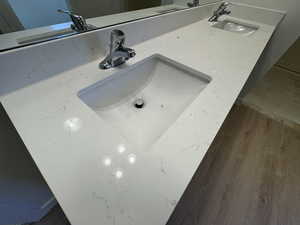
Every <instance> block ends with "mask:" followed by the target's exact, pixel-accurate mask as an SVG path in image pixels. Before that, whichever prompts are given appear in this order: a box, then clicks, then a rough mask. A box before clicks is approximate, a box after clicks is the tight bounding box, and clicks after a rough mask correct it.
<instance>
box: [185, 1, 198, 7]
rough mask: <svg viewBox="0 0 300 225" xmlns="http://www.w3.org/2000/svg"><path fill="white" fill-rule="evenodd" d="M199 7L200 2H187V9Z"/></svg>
mask: <svg viewBox="0 0 300 225" xmlns="http://www.w3.org/2000/svg"><path fill="white" fill-rule="evenodd" d="M199 5H200V1H199V0H193V2H188V3H187V6H188V7H196V6H199Z"/></svg>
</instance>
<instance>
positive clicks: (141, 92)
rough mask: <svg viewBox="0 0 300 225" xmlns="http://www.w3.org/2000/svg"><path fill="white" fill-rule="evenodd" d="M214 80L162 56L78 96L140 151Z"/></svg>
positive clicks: (116, 74) (106, 80)
mask: <svg viewBox="0 0 300 225" xmlns="http://www.w3.org/2000/svg"><path fill="white" fill-rule="evenodd" d="M210 81H211V78H210V77H209V76H207V75H205V74H202V73H200V72H197V71H195V70H193V69H191V68H189V67H186V66H184V65H182V64H179V63H177V62H175V61H173V60H170V59H168V58H166V57H164V56H161V55H157V54H156V55H153V56H150V57H148V58H146V59H144V60H142V61H140V62H138V63H136V64H134V65H132V66H129V67H127V68H124V69H122V70H121V71H119V72H116V73H115V74H113V75H112V76H110V77H108V78H106V79H104V80H102V81H99V82H98V83H95V84H93V85H91V86H89V87H87V88H85V89H83V90H81V91H80V92H79V93H78V96H79V98H80V99H81V100H82V101H83V102H84V103H85V104H86V105H88V106H89V107H90V108H91V109H92V110H93V111H95V112H96V114H97V115H98V116H99V117H101V118H102V119H103V120H104V121H106V122H107V123H108V124H110V125H111V126H112V127H114V128H115V130H116V132H119V134H120V135H122V136H123V137H124V138H125V139H126V140H127V141H129V142H130V143H131V144H133V145H134V146H136V147H138V148H145V147H149V146H150V145H151V144H153V143H154V142H155V141H156V140H157V139H158V138H159V137H160V136H161V135H162V134H163V133H164V132H165V131H166V130H167V129H168V128H169V127H170V126H171V125H172V124H173V123H174V122H175V120H176V119H177V118H178V117H179V116H180V114H181V113H182V112H183V111H184V110H185V109H186V108H187V107H188V106H189V105H190V104H191V103H192V102H193V100H194V99H195V98H196V97H197V96H198V95H199V93H200V92H201V91H203V89H204V88H205V87H206V86H207V85H208V83H209V82H210Z"/></svg>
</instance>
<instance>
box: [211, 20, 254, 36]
mask: <svg viewBox="0 0 300 225" xmlns="http://www.w3.org/2000/svg"><path fill="white" fill-rule="evenodd" d="M213 27H215V28H219V29H222V30H226V31H230V32H234V33H238V34H241V35H246V36H249V35H251V34H253V33H255V31H257V30H258V27H257V26H254V25H250V24H244V23H240V22H237V21H232V20H223V21H219V22H217V23H216V24H214V25H213Z"/></svg>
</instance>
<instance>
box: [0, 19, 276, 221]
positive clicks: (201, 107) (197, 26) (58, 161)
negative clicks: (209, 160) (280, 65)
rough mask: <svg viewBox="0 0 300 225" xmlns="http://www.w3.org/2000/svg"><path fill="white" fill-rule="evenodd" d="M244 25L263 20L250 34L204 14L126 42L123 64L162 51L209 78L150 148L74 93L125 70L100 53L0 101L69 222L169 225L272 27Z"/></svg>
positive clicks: (264, 44)
mask: <svg viewBox="0 0 300 225" xmlns="http://www.w3.org/2000/svg"><path fill="white" fill-rule="evenodd" d="M237 20H239V21H243V20H242V19H239V18H238V19H237ZM247 22H248V23H250V24H254V25H258V26H259V30H258V31H257V32H256V33H254V34H253V35H251V36H248V37H246V36H242V35H239V34H236V33H231V32H227V31H223V30H220V29H216V28H213V27H212V26H211V24H210V23H208V21H207V19H204V20H201V21H199V22H196V23H193V24H190V25H188V26H185V27H183V28H180V29H177V30H175V31H172V32H169V33H167V34H164V35H161V36H158V37H156V38H153V39H151V40H148V41H146V42H143V43H141V44H138V45H135V46H132V48H134V49H135V50H136V52H137V55H136V57H135V58H133V59H131V60H129V61H128V63H127V64H126V65H124V66H123V67H128V66H130V65H132V64H134V63H136V62H139V61H140V60H142V59H144V58H146V57H149V56H151V55H153V54H161V55H163V56H165V57H168V58H170V59H172V60H174V61H177V62H179V63H181V64H184V65H187V66H189V67H191V68H192V69H194V70H197V71H199V72H202V73H204V74H207V75H209V76H210V77H211V78H212V81H211V82H210V83H209V85H208V86H207V87H206V88H205V90H204V91H202V92H201V93H200V95H199V96H198V97H197V98H196V99H195V100H194V101H193V103H192V104H191V105H190V106H189V107H188V108H187V109H186V110H185V111H184V112H183V113H182V114H181V116H180V117H179V118H178V119H177V120H176V122H175V123H174V124H173V125H172V126H171V127H170V128H169V129H168V130H167V131H166V132H165V133H164V134H163V135H162V136H161V137H160V138H159V139H158V141H157V142H156V143H155V144H154V145H153V146H152V147H151V148H149V149H136V148H134V147H132V146H131V145H130V143H127V142H126V140H125V139H124V138H123V137H121V136H120V135H118V134H117V133H116V132H115V130H114V129H113V128H112V127H110V126H109V124H107V123H106V122H104V121H103V120H101V118H99V117H98V116H97V115H96V114H95V113H94V112H93V111H92V110H91V109H90V108H89V107H88V106H87V105H85V104H84V103H83V102H82V101H81V100H80V99H79V98H78V96H77V94H78V92H79V91H80V90H81V89H83V88H85V87H87V86H89V85H91V84H93V83H96V82H97V81H99V80H101V79H104V78H105V77H108V76H110V75H112V74H113V73H114V72H116V71H118V70H121V69H122V68H123V67H120V68H115V69H112V70H107V71H103V70H99V68H98V64H99V62H100V61H101V59H98V60H94V61H92V62H89V63H87V64H85V65H81V66H79V67H76V68H74V69H71V70H68V71H65V72H64V73H62V74H59V75H57V76H54V77H51V78H49V79H47V80H44V81H41V82H38V83H35V84H32V85H30V86H27V87H24V88H22V89H19V90H16V91H14V92H11V93H9V94H7V95H5V96H2V97H1V99H0V100H1V102H2V104H3V106H4V108H5V110H6V112H7V113H8V115H9V117H10V119H11V121H12V122H13V124H14V126H15V128H16V129H17V131H18V133H19V134H20V136H21V138H22V140H23V141H24V143H25V145H26V147H27V148H28V151H29V152H30V154H31V155H32V157H33V159H34V161H35V162H36V164H37V166H38V167H39V169H40V171H41V172H42V174H43V176H44V177H45V179H46V181H47V182H48V184H49V186H50V188H51V189H52V191H53V193H54V194H55V196H56V198H57V199H58V201H59V202H60V204H61V206H62V208H63V210H64V211H65V213H66V215H67V217H68V218H69V220H70V222H71V223H72V224H73V225H82V224H89V225H92V224H116V225H117V224H122V225H127V224H128V225H132V224H135V225H136V224H149V225H153V224H155V225H164V224H166V222H167V221H168V218H169V216H170V215H171V213H172V212H173V210H174V208H175V207H176V205H177V202H178V201H179V199H180V198H181V196H182V195H183V193H184V191H185V189H186V187H187V185H188V184H189V182H190V180H191V178H192V176H193V175H194V173H195V171H196V170H197V168H198V166H199V164H200V162H201V160H202V159H203V157H204V155H205V153H206V152H207V150H208V148H209V146H210V145H211V143H212V141H213V139H214V137H215V136H216V134H217V132H218V130H219V129H220V127H221V125H222V123H223V121H224V120H225V118H226V116H227V114H228V112H229V111H230V109H231V107H232V106H233V104H234V102H235V101H236V99H237V97H238V95H239V93H240V91H241V89H242V88H243V86H244V84H245V83H246V81H247V79H248V77H249V75H250V73H251V71H252V69H253V68H254V66H255V64H256V62H257V61H258V59H259V57H260V55H261V53H262V52H263V50H264V48H265V46H266V44H267V43H268V41H269V39H270V38H271V35H272V33H273V32H274V30H275V27H276V26H275V25H267V24H263V23H257V22H254V21H247ZM120 146H122V151H119V150H120ZM130 154H134V155H135V156H136V161H135V163H134V164H131V163H128V155H130ZM107 158H109V159H111V162H110V163H107V162H105V159H107ZM118 170H121V171H122V175H121V176H115V172H116V171H118ZM119 175H120V174H119Z"/></svg>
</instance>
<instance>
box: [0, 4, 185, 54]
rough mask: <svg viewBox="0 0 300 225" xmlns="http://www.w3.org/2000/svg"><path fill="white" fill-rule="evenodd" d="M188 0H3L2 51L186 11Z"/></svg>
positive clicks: (0, 10) (0, 8) (0, 6)
mask: <svg viewBox="0 0 300 225" xmlns="http://www.w3.org/2000/svg"><path fill="white" fill-rule="evenodd" d="M187 3H188V0H0V51H4V50H8V49H13V48H16V47H21V46H26V45H31V44H36V43H40V42H43V41H48V40H53V39H57V38H61V37H65V36H69V35H75V34H78V33H81V32H85V31H89V30H93V29H99V28H103V27H107V26H111V25H115V24H119V23H124V22H127V21H133V20H137V19H141V18H145V17H151V16H156V15H160V14H164V13H169V12H174V11H178V10H181V9H185V8H187V7H188V6H187V5H188V4H187Z"/></svg>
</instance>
